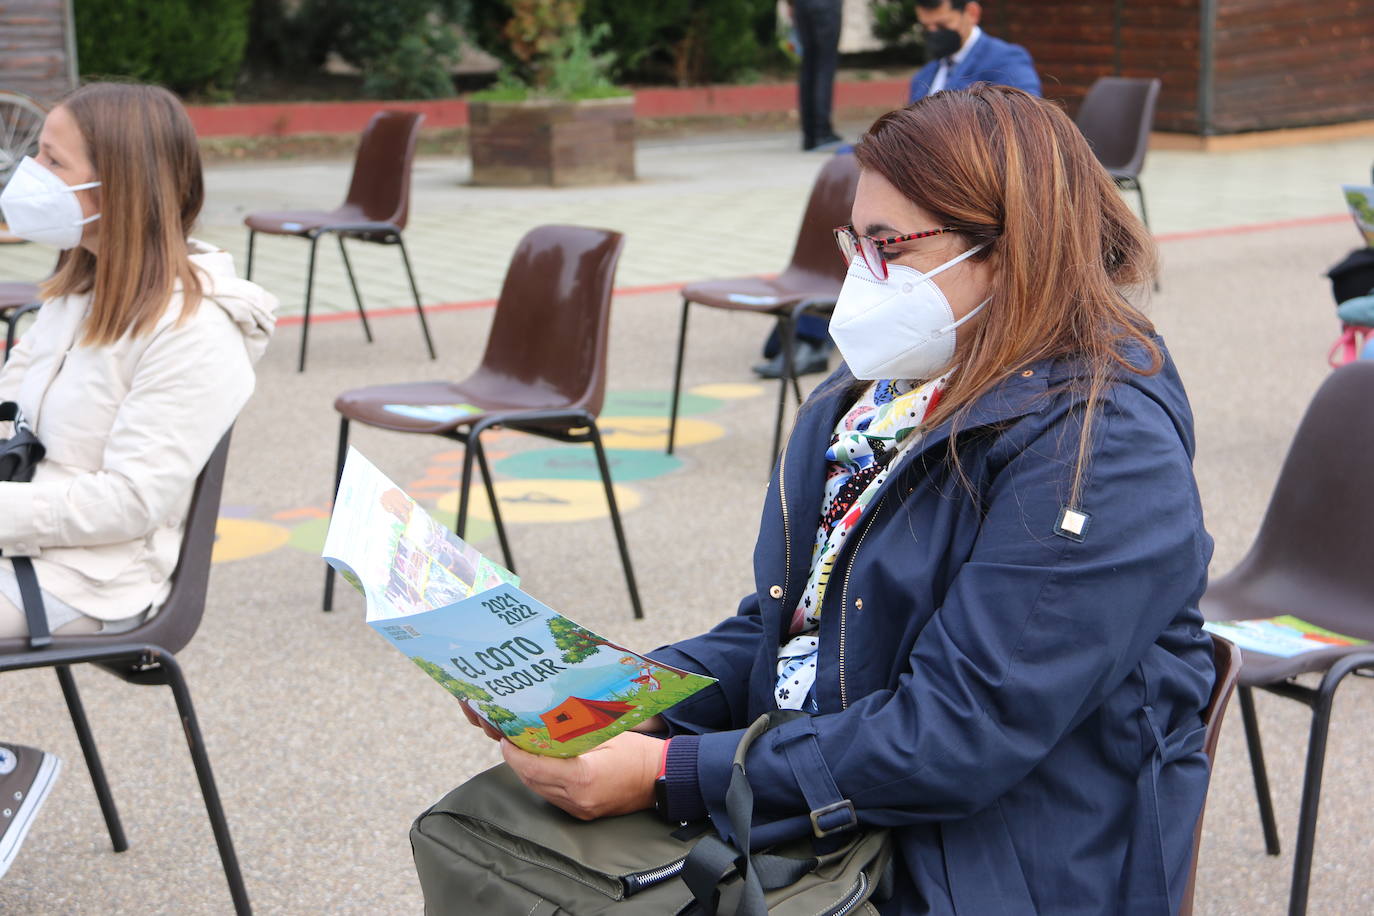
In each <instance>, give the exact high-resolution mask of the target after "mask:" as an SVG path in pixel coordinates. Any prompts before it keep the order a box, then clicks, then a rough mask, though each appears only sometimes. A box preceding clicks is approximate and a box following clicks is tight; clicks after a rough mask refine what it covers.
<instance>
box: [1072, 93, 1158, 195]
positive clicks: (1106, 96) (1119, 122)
mask: <svg viewBox="0 0 1374 916" xmlns="http://www.w3.org/2000/svg"><path fill="white" fill-rule="evenodd" d="M1159 86H1160V83H1159V80H1157V79H1135V78H1129V77H1123V76H1104V77H1101V78H1099V79H1098V80H1097V81H1096V82H1095V83H1093V85H1092V88H1091V89H1089V90H1088V95H1087V97H1086V98H1084V99H1083V105H1082V107H1081V108H1079V109H1078V117H1077V118H1075V119H1074V122H1075V123H1076V124H1077V125H1078V129H1079V131H1081V132H1082V134H1083V136H1084V137H1085V138H1086V139H1087V141H1088V145H1089V146H1091V147H1092V150H1093V153H1094V155H1096V156H1097V161H1098V162H1101V163H1102V165H1103V167H1104V168H1106V169H1107V170H1108V171H1110V172H1113V173H1119V174H1123V175H1129V176H1130V177H1132V178H1135V177H1136V176H1138V175H1139V174H1140V169H1141V167H1143V166H1144V165H1145V151H1146V150H1147V149H1149V147H1150V128H1151V127H1152V126H1153V125H1154V122H1155V102H1156V100H1158V98H1159Z"/></svg>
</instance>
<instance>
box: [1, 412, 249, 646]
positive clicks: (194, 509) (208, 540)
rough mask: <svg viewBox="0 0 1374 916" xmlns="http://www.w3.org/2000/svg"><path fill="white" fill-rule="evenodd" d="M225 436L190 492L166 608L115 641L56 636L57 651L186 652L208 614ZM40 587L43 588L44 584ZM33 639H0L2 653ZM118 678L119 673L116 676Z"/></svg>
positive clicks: (226, 446)
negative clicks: (130, 647)
mask: <svg viewBox="0 0 1374 916" xmlns="http://www.w3.org/2000/svg"><path fill="white" fill-rule="evenodd" d="M231 433H232V430H231V431H230V432H228V433H225V434H224V438H223V439H221V440H220V442H219V445H217V446H215V450H214V451H213V452H212V453H211V454H210V460H209V461H207V462H206V463H205V467H204V469H203V470H201V472H200V476H199V477H197V478H196V483H195V486H194V487H193V488H192V490H191V507H190V509H189V511H188V512H187V514H186V526H185V528H184V531H183V534H182V539H181V553H180V555H179V556H178V557H177V566H176V572H174V573H173V576H172V591H171V593H170V594H169V595H168V596H167V600H166V602H164V603H163V605H162V608H161V609H160V610H159V611H158V612H157V613H156V614H154V615H153V616H152V618H150V619H149V620H148V621H146V622H145V623H142V624H140V625H139V626H137V627H135V628H134V629H132V630H129V631H128V632H126V633H119V634H116V635H113V636H102V635H99V634H93V635H89V636H54V637H53V641H52V647H53V648H54V649H98V648H100V647H102V646H106V645H109V644H110V642H111V641H113V640H117V641H119V642H121V643H146V644H150V645H154V646H158V647H160V648H163V649H166V650H167V651H168V652H171V653H173V654H175V653H177V652H179V651H181V650H182V649H183V648H184V647H185V646H186V644H187V643H188V642H190V641H191V637H192V636H194V635H195V633H196V629H197V628H198V627H199V626H200V618H201V616H202V615H203V614H204V612H205V588H206V585H207V583H208V581H209V578H210V554H211V552H212V551H213V550H214V546H215V522H216V521H217V520H218V518H219V502H220V491H221V490H222V489H223V487H224V468H225V465H226V464H227V463H228V459H229V437H230V434H231ZM40 584H41V583H40ZM27 648H28V639H27V638H25V639H6V640H0V653H7V652H15V651H23V650H26V649H27ZM116 673H118V672H116Z"/></svg>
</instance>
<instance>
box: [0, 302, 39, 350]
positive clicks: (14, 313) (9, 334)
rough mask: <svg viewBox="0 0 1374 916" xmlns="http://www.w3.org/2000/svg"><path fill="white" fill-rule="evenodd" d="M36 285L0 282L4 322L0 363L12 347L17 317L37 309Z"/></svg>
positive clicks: (17, 321) (17, 325)
mask: <svg viewBox="0 0 1374 916" xmlns="http://www.w3.org/2000/svg"><path fill="white" fill-rule="evenodd" d="M40 305H42V303H41V302H39V301H38V287H37V286H35V285H34V284H32V283H0V319H4V322H5V355H4V356H3V357H0V364H3V363H5V362H7V361H8V360H9V358H10V351H11V350H13V349H14V337H15V331H16V330H17V329H18V327H19V319H20V318H23V317H24V316H25V315H27V314H28V313H29V312H34V311H37V310H38V307H39V306H40Z"/></svg>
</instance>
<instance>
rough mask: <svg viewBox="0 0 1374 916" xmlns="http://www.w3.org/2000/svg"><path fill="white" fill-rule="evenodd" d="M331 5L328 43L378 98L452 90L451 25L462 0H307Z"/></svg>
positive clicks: (454, 52)
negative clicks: (330, 39)
mask: <svg viewBox="0 0 1374 916" xmlns="http://www.w3.org/2000/svg"><path fill="white" fill-rule="evenodd" d="M305 5H306V6H310V5H316V6H319V5H326V6H328V7H329V8H330V13H331V14H332V17H333V19H332V21H333V24H334V25H335V26H336V27H337V31H336V32H335V34H334V36H333V42H332V44H333V47H334V48H335V50H337V51H338V52H339V54H340V55H342V56H343V58H344V59H345V60H347V61H348V62H349V63H351V64H353V65H354V66H356V67H357V68H358V69H360V70H361V71H362V72H363V80H364V81H363V87H364V90H365V91H366V92H367V93H368V94H369V95H371V96H374V97H377V98H440V97H443V96H449V95H453V94H454V93H453V81H452V79H450V77H449V72H448V71H449V67H450V66H451V65H452V64H453V63H454V62H455V61H456V60H457V59H458V40H457V37H456V35H455V34H454V30H453V25H454V24H455V23H456V22H457V20H458V18H459V17H460V15H462V14H463V13H464V12H465V10H466V8H467V4H466V3H465V2H464V0H309V2H308V3H307V4H305Z"/></svg>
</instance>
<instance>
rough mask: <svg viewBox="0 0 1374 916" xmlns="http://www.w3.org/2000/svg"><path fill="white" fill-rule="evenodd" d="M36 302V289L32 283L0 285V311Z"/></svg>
mask: <svg viewBox="0 0 1374 916" xmlns="http://www.w3.org/2000/svg"><path fill="white" fill-rule="evenodd" d="M37 301H38V287H37V286H36V285H35V284H33V283H0V311H8V310H9V309H14V308H19V306H21V305H28V304H29V303H30V302H37Z"/></svg>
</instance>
